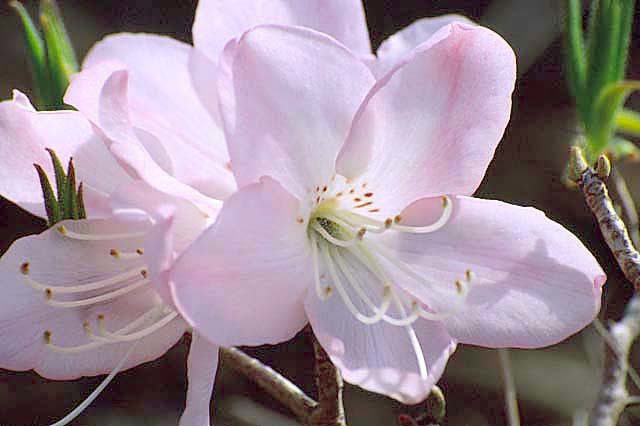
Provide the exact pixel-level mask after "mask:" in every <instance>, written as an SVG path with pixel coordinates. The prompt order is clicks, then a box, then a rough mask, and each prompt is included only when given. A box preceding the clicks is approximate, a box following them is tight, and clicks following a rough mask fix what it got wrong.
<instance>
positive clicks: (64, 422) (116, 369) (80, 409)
mask: <svg viewBox="0 0 640 426" xmlns="http://www.w3.org/2000/svg"><path fill="white" fill-rule="evenodd" d="M138 343H139V341H138V342H135V343H134V344H133V345H131V347H130V348H129V349H128V350H127V352H126V353H125V354H124V356H123V357H122V359H121V360H120V361H119V362H118V364H117V365H116V366H115V367H114V369H113V370H111V373H109V375H108V376H107V377H106V378H105V379H104V380H103V381H102V382H101V383H100V384H99V385H98V387H97V388H95V389H94V390H93V392H91V394H90V395H89V396H88V397H87V398H86V399H85V400H84V401H82V402H81V403H80V404H78V406H77V407H76V408H74V409H73V410H72V411H71V412H70V413H69V414H67V415H66V416H64V418H62V419H60V420H58V421H57V422H55V423H53V424H51V425H50V426H65V425H68V424H69V423H71V422H72V421H73V420H75V418H76V417H78V416H79V415H80V414H82V412H83V411H84V410H86V409H87V407H88V406H89V405H91V404H92V403H93V401H95V399H96V398H97V397H98V396H99V395H100V394H101V393H102V391H103V390H105V388H106V387H107V386H108V385H109V383H111V381H112V380H113V378H114V377H116V375H117V374H118V373H119V372H120V370H122V367H123V366H124V364H125V362H127V359H129V356H131V354H132V353H133V351H134V350H135V349H136V347H137V346H138Z"/></svg>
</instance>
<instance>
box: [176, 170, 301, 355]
mask: <svg viewBox="0 0 640 426" xmlns="http://www.w3.org/2000/svg"><path fill="white" fill-rule="evenodd" d="M302 216H303V215H302V214H301V211H300V206H299V204H298V201H297V200H296V199H295V198H293V197H292V196H291V195H290V194H289V193H287V192H286V191H285V190H284V189H283V188H282V187H281V186H280V185H279V184H278V183H277V182H275V181H274V180H272V179H269V178H264V179H263V180H262V181H261V182H260V183H256V184H251V185H248V186H246V187H245V188H243V189H241V190H239V191H238V192H236V193H235V194H234V195H232V196H231V198H229V199H228V200H227V201H226V202H225V204H224V206H223V207H222V210H221V212H220V215H219V216H218V221H217V222H216V223H215V224H214V225H212V226H211V227H210V228H209V229H207V230H206V231H205V232H203V234H202V236H201V237H200V238H199V239H198V240H196V242H195V243H193V245H192V246H191V247H189V248H188V249H187V250H186V251H185V252H184V253H183V254H182V256H181V257H180V258H178V260H177V261H176V264H175V266H174V269H173V273H172V275H171V279H172V286H173V292H174V299H175V301H176V306H178V308H179V310H180V313H181V314H182V315H183V316H184V317H185V319H186V320H187V321H188V322H189V323H190V324H191V325H192V326H193V327H194V328H195V329H196V330H198V331H199V332H200V333H202V334H203V335H204V336H205V337H206V338H207V339H209V340H211V341H213V342H217V343H219V344H221V345H224V346H234V345H237V344H243V345H259V344H263V343H278V342H281V341H284V340H287V339H290V338H291V337H293V336H294V335H295V334H296V333H297V332H298V331H299V330H300V329H301V328H302V327H303V326H304V324H305V323H306V318H305V315H304V309H303V297H304V292H305V289H306V288H307V287H309V285H311V284H310V283H311V282H312V277H311V274H309V271H310V270H311V258H310V250H309V247H308V243H307V228H306V227H307V225H306V223H304V222H303V223H300V222H299V220H298V218H301V217H302Z"/></svg>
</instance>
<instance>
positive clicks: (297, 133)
mask: <svg viewBox="0 0 640 426" xmlns="http://www.w3.org/2000/svg"><path fill="white" fill-rule="evenodd" d="M234 54H235V56H234V58H233V63H232V64H231V65H230V69H229V70H227V71H228V72H223V73H222V75H220V76H219V89H220V96H221V108H222V114H223V120H224V123H225V131H226V134H227V138H228V141H227V142H228V144H229V151H230V154H231V160H232V169H233V172H234V173H235V176H236V178H237V180H238V184H239V185H240V186H242V185H246V184H247V183H250V182H255V181H257V180H258V178H260V177H261V176H264V175H268V176H272V177H273V178H274V179H276V180H278V181H279V182H280V183H281V184H282V185H283V186H284V187H285V188H286V189H287V190H288V191H289V192H291V193H292V194H294V195H296V196H298V197H299V198H303V197H308V191H310V190H311V189H312V188H313V187H315V186H316V185H321V186H322V185H324V184H326V183H328V179H330V178H331V176H332V174H333V169H334V162H335V158H336V155H337V153H338V150H339V149H340V147H341V146H342V144H343V143H344V140H345V138H346V136H347V132H348V131H349V127H350V125H351V120H352V119H353V115H354V114H355V111H356V109H357V108H358V106H359V105H360V102H361V101H362V99H363V98H364V96H365V94H366V93H367V91H368V90H369V88H370V87H371V86H372V85H373V83H374V79H373V76H372V75H371V73H370V71H369V70H368V68H367V67H366V66H365V65H364V64H363V63H362V62H360V61H359V60H358V59H357V58H356V57H355V56H353V54H352V53H350V52H349V51H348V50H346V49H345V48H344V47H342V46H341V45H339V44H337V43H336V42H335V41H333V40H332V39H330V38H329V37H327V36H326V35H323V34H320V33H316V32H313V31H311V30H307V29H302V28H285V27H273V26H272V27H259V28H257V29H255V30H253V31H250V32H248V33H246V34H245V35H244V36H243V37H242V39H241V40H240V41H239V42H238V44H237V46H235V49H234ZM221 70H224V67H223V68H221Z"/></svg>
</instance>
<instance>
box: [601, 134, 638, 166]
mask: <svg viewBox="0 0 640 426" xmlns="http://www.w3.org/2000/svg"><path fill="white" fill-rule="evenodd" d="M607 150H608V151H609V152H610V153H611V157H612V159H613V160H616V161H617V160H631V161H638V160H640V148H638V147H637V146H636V145H635V144H634V143H633V142H631V141H628V140H626V139H622V138H613V139H612V140H611V141H610V142H609V147H608V148H607Z"/></svg>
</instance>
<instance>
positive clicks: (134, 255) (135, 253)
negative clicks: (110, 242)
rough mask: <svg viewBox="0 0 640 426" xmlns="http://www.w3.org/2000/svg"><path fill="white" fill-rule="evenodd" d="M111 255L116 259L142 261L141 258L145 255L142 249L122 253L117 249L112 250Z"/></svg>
mask: <svg viewBox="0 0 640 426" xmlns="http://www.w3.org/2000/svg"><path fill="white" fill-rule="evenodd" d="M109 254H110V255H111V256H112V257H114V258H116V259H124V260H130V259H140V257H141V256H142V255H143V254H144V252H143V251H142V249H137V250H136V251H120V250H117V249H111V251H110V252H109Z"/></svg>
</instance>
